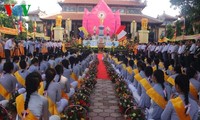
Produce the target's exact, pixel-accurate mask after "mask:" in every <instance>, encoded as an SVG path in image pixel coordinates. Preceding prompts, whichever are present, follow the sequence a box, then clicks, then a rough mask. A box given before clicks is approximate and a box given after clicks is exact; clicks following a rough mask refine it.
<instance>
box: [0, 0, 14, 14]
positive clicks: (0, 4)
mask: <svg viewBox="0 0 200 120" xmlns="http://www.w3.org/2000/svg"><path fill="white" fill-rule="evenodd" d="M16 3H17V1H16V0H0V12H5V11H6V10H5V8H4V4H16Z"/></svg>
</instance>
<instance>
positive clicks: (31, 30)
mask: <svg viewBox="0 0 200 120" xmlns="http://www.w3.org/2000/svg"><path fill="white" fill-rule="evenodd" d="M28 31H29V32H30V33H32V32H33V21H29V22H28Z"/></svg>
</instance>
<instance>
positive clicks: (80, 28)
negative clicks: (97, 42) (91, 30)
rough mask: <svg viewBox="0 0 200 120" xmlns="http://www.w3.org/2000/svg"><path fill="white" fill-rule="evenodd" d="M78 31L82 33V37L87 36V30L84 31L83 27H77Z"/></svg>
mask: <svg viewBox="0 0 200 120" xmlns="http://www.w3.org/2000/svg"><path fill="white" fill-rule="evenodd" d="M78 29H79V30H80V31H83V33H84V36H88V32H87V30H86V29H85V28H84V27H79V28H78Z"/></svg>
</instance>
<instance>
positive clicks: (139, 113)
mask: <svg viewBox="0 0 200 120" xmlns="http://www.w3.org/2000/svg"><path fill="white" fill-rule="evenodd" d="M124 117H125V119H126V120H145V114H144V110H142V109H140V108H138V107H137V106H131V107H129V108H127V109H126V111H125V115H124Z"/></svg>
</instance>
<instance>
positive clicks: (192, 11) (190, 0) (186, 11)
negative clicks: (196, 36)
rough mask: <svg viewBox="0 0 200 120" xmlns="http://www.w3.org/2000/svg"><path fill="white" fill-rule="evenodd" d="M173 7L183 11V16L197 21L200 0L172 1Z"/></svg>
mask: <svg viewBox="0 0 200 120" xmlns="http://www.w3.org/2000/svg"><path fill="white" fill-rule="evenodd" d="M170 2H171V4H172V6H174V7H175V8H176V7H178V8H179V9H180V10H181V15H182V16H184V17H186V18H187V19H188V18H190V20H191V21H195V20H196V18H197V17H199V16H200V15H199V13H200V0H170Z"/></svg>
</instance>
